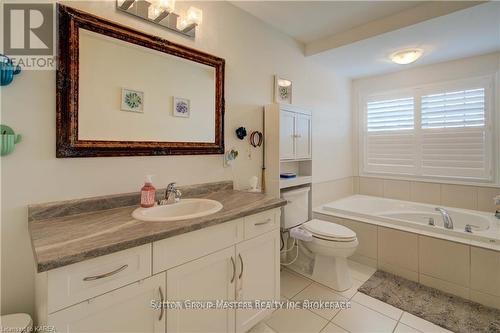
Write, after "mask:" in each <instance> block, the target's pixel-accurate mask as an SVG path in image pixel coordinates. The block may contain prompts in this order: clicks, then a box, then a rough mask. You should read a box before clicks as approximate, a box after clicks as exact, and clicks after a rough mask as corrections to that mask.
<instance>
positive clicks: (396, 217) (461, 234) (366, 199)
mask: <svg viewBox="0 0 500 333" xmlns="http://www.w3.org/2000/svg"><path fill="white" fill-rule="evenodd" d="M436 207H437V206H435V205H428V204H420V203H414V202H408V201H399V200H392V199H384V198H378V197H370V196H363V195H354V196H351V197H347V198H344V199H340V200H337V201H334V202H331V203H329V204H326V205H323V206H321V207H318V208H316V209H315V210H314V217H315V218H318V219H321V220H324V221H329V222H333V223H336V224H341V225H344V226H346V227H348V228H349V229H351V230H353V231H354V232H355V233H356V235H357V237H358V240H359V246H358V248H357V250H356V252H355V253H354V255H353V256H351V257H350V259H351V260H355V261H358V262H361V263H364V264H368V265H370V266H372V267H376V268H378V269H380V270H383V271H387V272H390V273H393V274H396V275H399V276H402V277H404V278H406V279H409V280H412V281H416V282H419V283H421V284H423V285H426V286H429V287H432V288H436V289H439V290H442V291H444V292H447V293H450V294H454V295H457V296H460V297H462V298H465V299H470V300H472V301H474V302H477V303H480V304H483V305H486V306H490V307H495V308H498V309H500V283H499V281H500V240H499V239H500V233H499V224H500V221H499V220H497V219H496V218H494V216H493V213H483V212H478V211H473V210H464V209H457V208H448V207H442V208H445V209H447V210H448V212H449V214H450V216H451V218H452V219H453V223H454V229H453V230H449V229H445V228H444V227H443V220H442V216H441V214H440V213H438V212H436V211H435V210H434V209H435V208H436ZM430 218H433V219H434V223H435V225H434V226H431V225H429V219H430ZM421 220H422V221H421ZM466 224H470V225H474V226H477V227H478V228H473V230H472V233H469V232H465V231H464V229H465V225H466ZM476 229H477V230H476ZM301 266H302V267H308V263H305V262H302V263H301Z"/></svg>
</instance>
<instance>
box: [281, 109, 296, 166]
mask: <svg viewBox="0 0 500 333" xmlns="http://www.w3.org/2000/svg"><path fill="white" fill-rule="evenodd" d="M280 126H281V129H280V158H281V159H282V160H291V159H294V158H295V113H293V112H287V111H281V113H280Z"/></svg>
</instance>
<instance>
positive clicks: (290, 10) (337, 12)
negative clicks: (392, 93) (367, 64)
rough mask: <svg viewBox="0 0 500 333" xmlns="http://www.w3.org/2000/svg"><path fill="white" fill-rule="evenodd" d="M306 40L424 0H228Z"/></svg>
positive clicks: (353, 25) (326, 35)
mask: <svg viewBox="0 0 500 333" xmlns="http://www.w3.org/2000/svg"><path fill="white" fill-rule="evenodd" d="M231 2H232V3H233V4H234V5H235V6H237V7H239V8H241V9H243V10H245V11H246V12H248V13H250V14H252V15H254V16H256V17H258V18H259V19H261V20H262V21H264V22H266V23H267V24H270V25H271V26H273V27H275V28H276V29H278V30H280V31H282V32H284V33H285V34H287V35H289V36H291V37H292V38H294V39H296V40H297V41H299V42H301V43H304V44H307V43H310V42H313V41H316V40H319V39H322V38H325V37H328V36H331V35H334V34H337V33H340V32H344V31H347V30H349V29H352V28H355V27H357V26H360V25H363V24H365V23H368V22H371V21H374V20H377V19H381V18H384V17H386V16H390V15H393V14H396V13H399V12H401V11H404V10H406V9H409V8H412V7H415V6H417V5H419V4H421V3H423V2H424V1H238V0H234V1H231Z"/></svg>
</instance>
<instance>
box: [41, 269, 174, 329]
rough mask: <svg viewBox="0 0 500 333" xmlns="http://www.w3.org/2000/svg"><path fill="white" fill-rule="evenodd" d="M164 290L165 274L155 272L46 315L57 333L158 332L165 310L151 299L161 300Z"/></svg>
mask: <svg viewBox="0 0 500 333" xmlns="http://www.w3.org/2000/svg"><path fill="white" fill-rule="evenodd" d="M165 290H166V289H165V273H162V274H158V275H155V276H152V277H149V278H147V279H144V280H140V281H138V282H135V283H133V284H130V285H127V286H125V287H122V288H119V289H116V290H113V291H110V292H108V293H106V294H104V295H101V296H98V297H95V298H92V299H90V300H88V301H85V302H82V303H79V304H77V305H74V306H71V307H69V308H67V309H63V310H61V311H58V312H55V313H53V314H50V315H49V316H48V324H49V325H54V326H55V328H56V330H57V332H86V333H89V332H116V333H125V332H142V333H150V332H151V333H162V332H165V331H166V330H165V321H166V314H165V310H164V309H157V310H154V309H153V308H152V307H151V302H152V301H155V302H161V300H162V299H164V297H165Z"/></svg>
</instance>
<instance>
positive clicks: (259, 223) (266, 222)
mask: <svg viewBox="0 0 500 333" xmlns="http://www.w3.org/2000/svg"><path fill="white" fill-rule="evenodd" d="M271 221H272V219H271V218H268V219H267V220H265V221H264V222H257V223H255V224H254V225H255V226H257V225H264V224H268V223H269V222H271Z"/></svg>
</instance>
